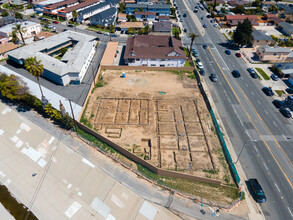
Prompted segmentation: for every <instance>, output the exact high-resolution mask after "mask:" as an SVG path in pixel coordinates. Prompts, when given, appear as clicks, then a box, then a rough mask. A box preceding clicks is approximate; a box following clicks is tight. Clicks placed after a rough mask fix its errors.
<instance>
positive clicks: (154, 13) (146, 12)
mask: <svg viewBox="0 0 293 220" xmlns="http://www.w3.org/2000/svg"><path fill="white" fill-rule="evenodd" d="M134 15H154V16H155V15H156V12H153V11H136V12H134Z"/></svg>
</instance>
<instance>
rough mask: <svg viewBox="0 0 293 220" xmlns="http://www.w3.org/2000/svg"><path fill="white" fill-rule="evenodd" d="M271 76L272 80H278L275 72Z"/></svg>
mask: <svg viewBox="0 0 293 220" xmlns="http://www.w3.org/2000/svg"><path fill="white" fill-rule="evenodd" d="M271 78H272V80H274V81H278V80H279V77H278V76H277V75H276V74H272V75H271Z"/></svg>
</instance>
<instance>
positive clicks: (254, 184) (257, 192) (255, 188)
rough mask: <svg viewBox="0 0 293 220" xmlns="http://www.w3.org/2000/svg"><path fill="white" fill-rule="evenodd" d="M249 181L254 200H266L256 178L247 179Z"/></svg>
mask: <svg viewBox="0 0 293 220" xmlns="http://www.w3.org/2000/svg"><path fill="white" fill-rule="evenodd" d="M249 183H250V186H251V189H252V193H253V196H254V197H255V200H256V202H258V203H264V202H266V201H267V198H266V196H265V194H264V191H263V190H262V188H261V185H260V184H259V182H258V181H257V179H249Z"/></svg>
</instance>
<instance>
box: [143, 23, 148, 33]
mask: <svg viewBox="0 0 293 220" xmlns="http://www.w3.org/2000/svg"><path fill="white" fill-rule="evenodd" d="M149 31H150V26H148V25H146V26H144V28H143V33H144V34H148V33H149Z"/></svg>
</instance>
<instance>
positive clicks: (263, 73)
mask: <svg viewBox="0 0 293 220" xmlns="http://www.w3.org/2000/svg"><path fill="white" fill-rule="evenodd" d="M255 69H256V70H257V72H259V74H260V75H261V76H262V77H263V78H264V80H270V77H269V76H268V75H267V74H266V73H265V71H263V70H262V69H261V68H257V67H256V68H255Z"/></svg>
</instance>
